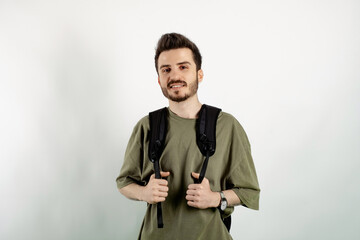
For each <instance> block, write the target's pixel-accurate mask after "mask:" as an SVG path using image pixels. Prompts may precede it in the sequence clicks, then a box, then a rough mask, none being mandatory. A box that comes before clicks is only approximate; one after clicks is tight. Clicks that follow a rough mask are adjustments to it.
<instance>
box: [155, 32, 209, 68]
mask: <svg viewBox="0 0 360 240" xmlns="http://www.w3.org/2000/svg"><path fill="white" fill-rule="evenodd" d="M178 48H189V49H190V50H191V51H192V55H193V60H194V62H195V64H196V71H198V70H200V69H201V61H202V58H201V54H200V51H199V49H198V47H197V46H196V45H195V43H193V42H192V41H190V40H189V39H188V38H187V37H185V36H183V35H181V34H178V33H166V34H164V35H162V36H161V38H160V39H159V41H158V44H157V47H156V52H155V67H156V72H157V73H158V74H159V66H158V60H159V56H160V54H161V53H162V52H164V51H168V50H172V49H178Z"/></svg>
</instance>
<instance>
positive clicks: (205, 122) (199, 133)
mask: <svg viewBox="0 0 360 240" xmlns="http://www.w3.org/2000/svg"><path fill="white" fill-rule="evenodd" d="M220 111H221V109H220V108H216V107H212V106H209V105H205V104H203V105H202V107H201V109H200V112H199V116H198V118H197V120H196V143H197V145H198V147H199V149H200V152H201V153H202V154H203V155H204V156H205V160H204V162H203V165H202V168H201V171H200V177H199V180H198V183H201V182H202V180H203V179H204V177H205V172H206V168H207V164H208V161H209V157H211V156H212V155H214V153H215V150H216V122H217V119H218V116H219V114H220Z"/></svg>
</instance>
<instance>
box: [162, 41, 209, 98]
mask: <svg viewBox="0 0 360 240" xmlns="http://www.w3.org/2000/svg"><path fill="white" fill-rule="evenodd" d="M158 66H159V69H158V72H159V78H158V81H159V85H160V87H161V90H162V92H163V94H164V96H165V97H166V98H168V99H169V100H171V101H174V102H182V101H185V100H187V99H188V98H191V97H193V96H194V95H196V92H197V89H198V83H199V82H201V81H202V78H203V72H202V70H199V71H196V64H195V62H194V59H193V54H192V51H191V50H190V49H189V48H179V49H172V50H169V51H164V52H162V53H161V54H160V56H159V59H158Z"/></svg>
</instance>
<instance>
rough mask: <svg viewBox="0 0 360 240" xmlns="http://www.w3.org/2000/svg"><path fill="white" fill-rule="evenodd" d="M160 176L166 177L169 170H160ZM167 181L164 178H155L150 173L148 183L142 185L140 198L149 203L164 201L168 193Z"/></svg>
mask: <svg viewBox="0 0 360 240" xmlns="http://www.w3.org/2000/svg"><path fill="white" fill-rule="evenodd" d="M160 175H161V177H167V176H169V175H170V172H160ZM167 185H168V182H167V180H165V179H156V178H155V174H152V175H151V177H150V180H149V183H148V184H147V185H146V186H145V187H144V190H143V191H142V193H141V200H142V201H145V202H148V203H150V204H155V203H158V202H164V201H165V198H166V197H167V195H168V191H169V188H168V186H167Z"/></svg>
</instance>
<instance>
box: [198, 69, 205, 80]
mask: <svg viewBox="0 0 360 240" xmlns="http://www.w3.org/2000/svg"><path fill="white" fill-rule="evenodd" d="M197 75H198V82H202V80H203V78H204V72H203V70H202V69H199V71H198V72H197Z"/></svg>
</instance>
